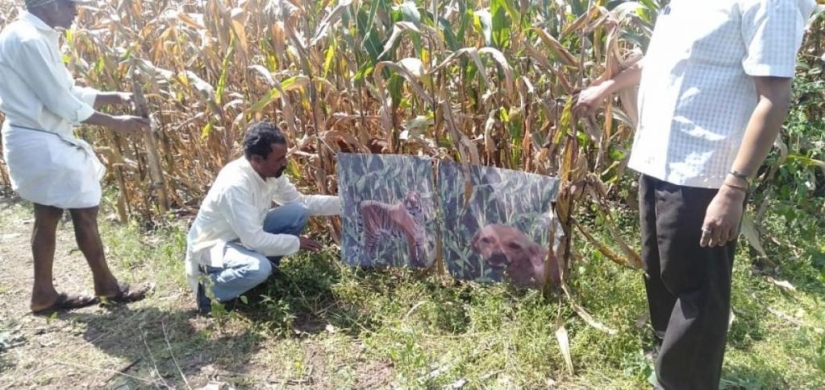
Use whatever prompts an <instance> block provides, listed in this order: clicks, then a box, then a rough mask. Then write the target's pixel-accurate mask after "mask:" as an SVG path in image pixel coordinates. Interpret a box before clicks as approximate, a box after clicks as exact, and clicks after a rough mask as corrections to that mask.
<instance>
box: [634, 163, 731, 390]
mask: <svg viewBox="0 0 825 390" xmlns="http://www.w3.org/2000/svg"><path fill="white" fill-rule="evenodd" d="M716 193H717V190H711V189H704V188H695V187H683V186H678V185H674V184H670V183H667V182H663V181H661V180H658V179H655V178H652V177H649V176H644V175H643V176H642V177H641V179H640V180H639V203H640V219H641V233H642V259H643V262H644V270H645V288H646V290H647V300H648V304H649V306H650V319H651V323H652V325H653V330H654V332H655V334H656V336H657V339H658V340H660V342H661V347H660V349H659V355H658V357H657V360H656V375H657V377H658V380H659V384H660V385H661V386H662V387H663V388H665V389H667V390H671V389H718V388H719V379H720V375H721V371H722V361H723V359H724V355H725V343H726V342H727V331H728V319H729V315H730V314H729V313H730V290H731V272H732V268H733V255H734V251H735V248H736V241H731V242H730V243H728V244H727V245H726V246H724V247H713V248H711V247H706V248H702V247H701V246H699V239H700V237H701V235H702V231H701V229H702V223H703V222H704V218H705V211H706V210H707V207H708V205H709V204H710V202H711V200H713V197H714V196H715V195H716Z"/></svg>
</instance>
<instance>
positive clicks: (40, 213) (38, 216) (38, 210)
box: [34, 204, 63, 224]
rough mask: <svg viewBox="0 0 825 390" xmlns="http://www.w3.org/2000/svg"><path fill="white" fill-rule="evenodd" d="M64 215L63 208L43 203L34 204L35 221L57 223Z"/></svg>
mask: <svg viewBox="0 0 825 390" xmlns="http://www.w3.org/2000/svg"><path fill="white" fill-rule="evenodd" d="M62 216H63V209H61V208H57V207H54V206H44V205H41V204H35V205H34V219H35V223H38V224H42V223H46V224H51V223H54V224H57V222H58V221H59V220H60V217H62Z"/></svg>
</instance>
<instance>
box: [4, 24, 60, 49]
mask: <svg viewBox="0 0 825 390" xmlns="http://www.w3.org/2000/svg"><path fill="white" fill-rule="evenodd" d="M46 45H48V42H47V41H46V40H45V39H44V37H43V35H42V34H41V33H40V32H39V31H38V30H37V29H36V28H35V27H34V26H32V25H30V24H29V23H25V22H23V21H20V20H17V21H14V22H12V23H11V24H9V25H8V26H7V27H6V28H5V29H3V31H0V48H2V50H3V51H5V52H6V53H5V54H6V55H7V56H8V55H11V54H15V53H17V52H19V50H20V49H21V48H25V47H28V48H30V49H36V50H37V49H41V48H45V47H46Z"/></svg>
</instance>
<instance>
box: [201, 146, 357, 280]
mask: <svg viewBox="0 0 825 390" xmlns="http://www.w3.org/2000/svg"><path fill="white" fill-rule="evenodd" d="M272 201H275V202H277V203H278V204H280V205H284V204H287V203H293V202H303V203H304V204H305V205H306V206H307V208H308V209H309V211H310V214H311V215H340V213H341V203H340V200H339V198H338V197H337V196H330V195H307V196H305V195H302V194H301V193H300V192H298V190H297V189H296V188H295V186H294V185H293V184H292V183H291V182H290V181H289V179H288V178H287V177H286V176H281V177H279V178H269V179H267V180H263V179H262V178H261V176H260V175H258V173H257V172H255V170H254V169H253V168H252V165H250V164H249V161H248V160H247V159H246V158H245V157H243V156H242V157H240V158H238V159H236V160H234V161H232V162H230V163H229V164H227V165H226V166H225V167H224V168H223V169H221V171H220V173H219V174H218V177H217V178H216V179H215V183H214V184H213V185H212V188H210V189H209V193H208V194H207V195H206V198H205V199H204V200H203V204H202V205H201V208H200V210H199V211H198V215H197V217H196V218H195V222H194V223H193V224H192V227H191V228H190V229H189V234H188V236H187V251H186V263H187V265H186V274H187V277H188V279H189V283H190V286H191V287H192V289H193V290H194V291H197V283H198V281H197V275H198V274H199V267H198V265H201V264H203V265H209V266H212V267H222V266H223V255H222V253H223V248H224V246H225V245H226V243H227V242H231V241H235V240H240V243H241V244H242V245H243V246H245V247H247V248H249V249H251V250H253V251H255V252H258V253H260V254H262V255H264V256H267V257H271V256H287V255H291V254H293V253H295V252H297V251H298V250H299V249H300V245H301V243H300V240H299V239H298V237H296V236H293V235H290V234H270V233H267V232H264V230H263V222H264V219H265V218H266V215H267V213H268V212H269V210H270V209H271V207H272ZM210 251H211V253H210V255H209V256H204V254H205V253H206V252H210Z"/></svg>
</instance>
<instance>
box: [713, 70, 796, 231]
mask: <svg viewBox="0 0 825 390" xmlns="http://www.w3.org/2000/svg"><path fill="white" fill-rule="evenodd" d="M792 81H793V79H791V78H786V77H754V82H755V83H756V92H757V94H758V95H759V103H758V104H757V105H756V109H755V110H754V111H753V114H752V115H751V118H750V121H749V122H748V126H747V128H746V129H745V134H744V138H743V139H742V145H741V146H740V147H739V152H738V153H737V154H736V159H735V160H734V161H733V166H732V167H731V171H735V172H737V175H736V176H738V174H742V175H744V176H747V178H752V177H753V176H754V175H756V172H757V170H758V169H759V166H760V165H762V163H763V162H764V161H765V158H766V157H767V156H768V153H769V152H770V150H771V146H772V145H773V143H774V141H775V140H776V137H777V136H778V135H779V130H780V129H781V128H782V123H783V122H784V121H785V117H786V116H787V113H788V107H789V105H790V101H791V83H792ZM736 176H734V175H732V174H728V176H727V178H725V184H724V185H723V186H722V188H721V189H719V193H718V194H717V195H716V197H715V198H714V199H713V201H712V202H711V204H710V206H708V210H707V212H706V214H705V223H704V227H705V228H709V229H710V230H711V232H710V233H707V234H703V235H702V240H701V242H700V244H701V245H702V246H708V245H710V246H715V245H724V244H725V243H727V242H728V241H730V240H733V239H735V238H736V237H737V236H738V233H739V232H738V230H739V222H740V220H741V219H742V213H743V209H744V202H745V195H746V190H747V187H748V181H747V180H745V179H743V178H739V177H736Z"/></svg>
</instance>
